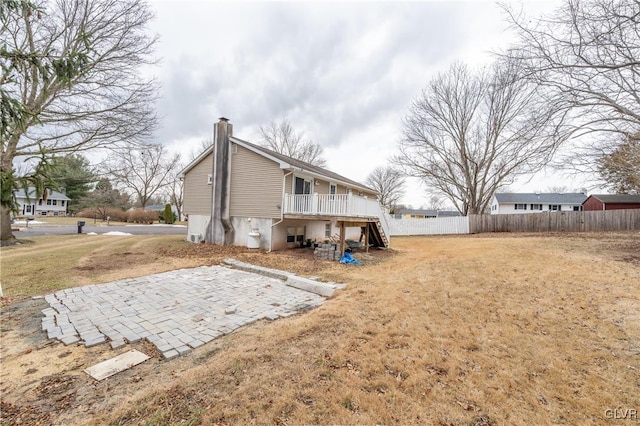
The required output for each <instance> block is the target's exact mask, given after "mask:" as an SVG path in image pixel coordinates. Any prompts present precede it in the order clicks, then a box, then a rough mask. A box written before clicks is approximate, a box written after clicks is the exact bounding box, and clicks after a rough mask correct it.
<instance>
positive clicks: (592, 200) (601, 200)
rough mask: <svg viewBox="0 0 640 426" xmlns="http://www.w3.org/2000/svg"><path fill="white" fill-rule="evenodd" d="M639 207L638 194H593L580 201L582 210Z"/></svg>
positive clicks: (639, 197)
mask: <svg viewBox="0 0 640 426" xmlns="http://www.w3.org/2000/svg"><path fill="white" fill-rule="evenodd" d="M620 209H640V195H633V194H593V195H589V198H587V199H586V200H584V203H582V210H585V211H589V210H620Z"/></svg>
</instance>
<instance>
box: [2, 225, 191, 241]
mask: <svg viewBox="0 0 640 426" xmlns="http://www.w3.org/2000/svg"><path fill="white" fill-rule="evenodd" d="M86 223H87V224H86V225H85V226H83V227H82V233H83V234H88V233H90V232H93V233H96V234H105V233H108V232H124V233H127V234H132V235H184V236H185V237H186V235H187V227H186V226H184V225H161V224H160V225H159V224H156V225H109V226H106V225H93V224H92V222H88V221H87V222H86ZM77 233H78V227H77V226H76V225H29V227H28V228H27V227H24V226H21V227H20V231H15V232H14V233H13V235H15V236H16V237H17V238H29V237H36V236H41V235H72V234H77Z"/></svg>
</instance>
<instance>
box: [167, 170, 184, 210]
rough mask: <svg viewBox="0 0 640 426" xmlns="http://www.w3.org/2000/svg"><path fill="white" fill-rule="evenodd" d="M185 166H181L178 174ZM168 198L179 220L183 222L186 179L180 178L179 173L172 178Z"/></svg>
mask: <svg viewBox="0 0 640 426" xmlns="http://www.w3.org/2000/svg"><path fill="white" fill-rule="evenodd" d="M183 168H184V166H183V165H180V166H179V167H178V168H177V170H176V172H180V170H181V169H183ZM166 191H167V196H168V197H167V198H168V199H169V202H170V203H171V204H172V205H173V206H174V207H175V208H176V215H177V216H178V220H182V211H183V206H184V197H183V194H184V179H182V177H180V176H178V175H177V173H176V174H174V175H173V176H172V177H171V181H170V182H169V185H167V189H166Z"/></svg>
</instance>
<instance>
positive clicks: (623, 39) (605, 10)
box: [503, 0, 640, 171]
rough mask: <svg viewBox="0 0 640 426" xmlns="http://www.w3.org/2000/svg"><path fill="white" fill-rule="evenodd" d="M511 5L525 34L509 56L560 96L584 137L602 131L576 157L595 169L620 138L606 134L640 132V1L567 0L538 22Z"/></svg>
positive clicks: (579, 162)
mask: <svg viewBox="0 0 640 426" xmlns="http://www.w3.org/2000/svg"><path fill="white" fill-rule="evenodd" d="M503 9H504V10H505V11H506V13H507V19H508V20H509V21H510V23H511V24H512V25H513V27H514V28H515V30H516V31H517V34H518V36H519V39H518V42H517V44H515V45H514V46H513V47H512V48H511V49H510V50H508V52H507V53H505V55H504V56H507V57H509V58H511V59H512V60H515V61H518V63H519V64H520V66H521V67H522V68H523V69H524V75H525V76H526V77H527V78H528V79H530V80H531V81H533V82H535V83H537V84H541V85H544V86H545V88H546V89H547V90H549V91H550V92H551V93H552V94H553V102H554V103H555V104H556V105H558V106H559V107H561V108H564V109H565V110H566V111H567V113H568V114H570V116H571V119H572V124H573V127H574V128H573V131H574V136H575V137H576V138H578V139H580V138H581V137H582V136H585V135H591V134H593V133H600V135H597V137H595V138H593V137H589V138H582V143H580V144H578V147H577V148H574V149H572V151H571V153H570V155H569V159H570V160H571V164H573V165H574V166H575V167H577V168H578V169H579V170H587V171H593V169H594V167H593V166H594V165H595V161H594V160H595V159H596V158H598V157H601V156H602V155H603V153H606V152H610V151H611V148H612V147H610V146H605V147H603V146H602V141H603V140H604V141H611V140H612V138H611V137H610V136H606V135H604V136H603V135H602V133H611V132H613V133H621V134H623V135H624V137H623V138H622V140H624V139H625V138H626V136H628V135H632V134H635V133H637V132H638V131H640V1H638V0H565V1H564V3H563V5H562V6H561V7H560V8H559V9H557V10H556V11H555V12H554V13H553V14H552V15H551V16H548V17H542V18H538V19H530V18H529V17H527V16H525V15H524V14H522V13H518V12H516V11H515V10H514V9H512V8H509V7H507V6H504V7H503ZM594 136H595V135H594ZM614 139H615V138H614ZM576 142H579V141H576ZM603 151H605V152H603ZM566 158H567V157H565V159H563V161H564V160H566Z"/></svg>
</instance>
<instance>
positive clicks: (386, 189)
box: [365, 166, 405, 210]
mask: <svg viewBox="0 0 640 426" xmlns="http://www.w3.org/2000/svg"><path fill="white" fill-rule="evenodd" d="M365 183H366V184H367V186H369V187H370V188H371V189H375V190H376V191H378V193H379V194H380V195H379V196H378V200H379V201H380V204H382V205H383V206H385V207H388V208H389V209H391V210H393V209H395V208H396V206H397V205H398V202H399V201H400V199H401V198H402V196H403V195H404V184H405V179H404V176H403V175H402V173H401V172H400V171H399V170H398V169H397V168H394V167H392V166H387V167H376V168H375V169H373V170H372V171H371V173H369V175H368V176H367V179H366V180H365Z"/></svg>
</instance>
